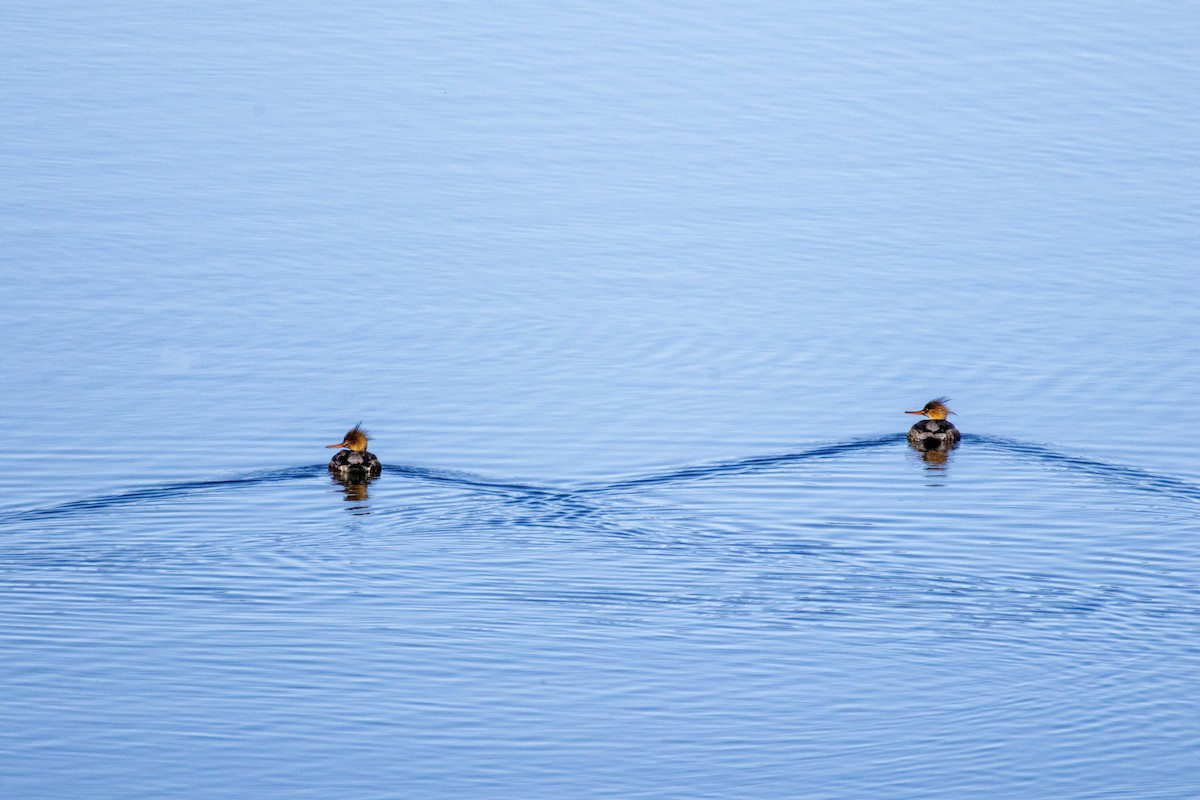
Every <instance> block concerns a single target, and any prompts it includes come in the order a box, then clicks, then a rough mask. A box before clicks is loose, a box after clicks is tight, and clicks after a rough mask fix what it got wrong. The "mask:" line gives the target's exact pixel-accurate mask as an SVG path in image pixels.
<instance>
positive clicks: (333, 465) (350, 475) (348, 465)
mask: <svg viewBox="0 0 1200 800" xmlns="http://www.w3.org/2000/svg"><path fill="white" fill-rule="evenodd" d="M327 447H341V448H344V449H342V450H339V451H338V452H337V454H336V455H334V457H333V459H332V460H331V461H330V462H329V471H330V472H332V473H333V474H334V475H335V476H336V477H338V478H340V479H341V480H351V481H352V480H363V479H365V478H377V477H379V473H380V472H382V471H383V465H382V464H380V463H379V459H378V458H376V457H375V454H374V453H368V452H367V434H366V432H365V431H363V430H362V429H361V428H359V427H358V426H357V425H355V426H354V427H353V428H351V429H350V432H349V433H347V434H346V436H345V437H344V438H343V439H342V441H340V442H338V443H337V444H331V445H327Z"/></svg>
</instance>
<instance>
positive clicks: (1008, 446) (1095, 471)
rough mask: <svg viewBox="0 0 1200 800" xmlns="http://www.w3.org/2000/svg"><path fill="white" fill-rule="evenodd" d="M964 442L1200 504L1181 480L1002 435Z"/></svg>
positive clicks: (1198, 494) (1199, 492)
mask: <svg viewBox="0 0 1200 800" xmlns="http://www.w3.org/2000/svg"><path fill="white" fill-rule="evenodd" d="M963 442H964V443H968V444H970V443H976V444H980V445H983V446H985V447H988V448H990V449H993V450H996V451H999V452H1005V453H1011V454H1013V455H1017V456H1021V457H1023V458H1027V459H1033V460H1036V461H1040V462H1042V463H1044V464H1048V465H1050V466H1053V467H1060V468H1063V469H1066V470H1069V471H1072V472H1078V473H1081V474H1084V475H1090V476H1091V477H1094V478H1101V479H1103V480H1107V481H1114V482H1117V483H1120V484H1123V485H1126V486H1130V487H1133V488H1134V489H1139V490H1142V491H1146V492H1153V493H1156V494H1163V495H1169V496H1172V497H1177V498H1181V499H1186V500H1190V501H1192V502H1200V486H1198V485H1196V484H1195V483H1192V482H1190V481H1186V480H1183V479H1182V478H1173V477H1171V476H1169V475H1159V474H1157V473H1154V472H1148V471H1146V470H1143V469H1138V468H1136V467H1129V466H1125V465H1123V464H1113V463H1110V462H1107V461H1099V460H1097V459H1094V458H1084V457H1083V456H1075V455H1071V454H1069V453H1064V452H1062V451H1059V450H1055V449H1054V448H1051V447H1047V446H1046V445H1043V444H1038V443H1036V442H1022V441H1018V440H1016V439H1006V438H1004V437H1001V436H988V435H986V434H966V435H964V436H963Z"/></svg>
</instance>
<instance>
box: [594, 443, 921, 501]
mask: <svg viewBox="0 0 1200 800" xmlns="http://www.w3.org/2000/svg"><path fill="white" fill-rule="evenodd" d="M903 441H904V434H902V433H896V434H891V435H889V436H877V437H874V438H870V439H852V440H850V441H848V442H838V443H836V444H827V445H820V446H818V447H813V448H810V449H808V450H801V451H799V452H795V453H776V454H773V455H766V456H750V457H749V458H739V459H736V460H733V461H717V462H713V463H709V464H697V465H695V466H691V467H679V468H677V469H673V470H670V471H668V472H660V473H657V474H652V475H642V476H639V477H635V478H625V479H622V480H618V481H613V482H611V483H602V484H592V485H585V486H581V487H579V488H577V489H576V492H578V493H580V494H607V493H609V492H620V491H625V490H627V489H639V488H642V487H644V486H658V485H661V484H667V483H682V482H685V481H697V480H706V479H708V478H717V477H721V476H723V475H738V474H742V473H749V472H763V471H766V470H770V469H775V468H777V467H784V466H787V465H788V464H793V463H796V462H798V461H808V460H810V459H819V458H836V457H838V456H844V455H847V454H849V453H854V452H857V451H859V450H869V449H871V448H875V447H883V446H885V445H890V444H896V443H897V442H903Z"/></svg>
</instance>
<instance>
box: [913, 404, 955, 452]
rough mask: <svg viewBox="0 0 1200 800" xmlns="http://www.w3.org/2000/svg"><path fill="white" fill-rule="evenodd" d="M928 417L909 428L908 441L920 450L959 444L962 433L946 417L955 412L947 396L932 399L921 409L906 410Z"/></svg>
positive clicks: (941, 448)
mask: <svg viewBox="0 0 1200 800" xmlns="http://www.w3.org/2000/svg"><path fill="white" fill-rule="evenodd" d="M904 413H905V414H920V415H921V416H924V417H928V419H923V420H921V421H920V422H918V423H917V424H916V425H913V426H912V427H911V428H909V429H908V443H909V444H911V445H912V446H913V447H915V448H917V449H918V450H949V449H950V448H952V447H955V446H957V445H958V442H959V440H960V439H962V434H961V433H959V432H958V428H956V427H954V423H953V422H951V421H950V420H948V419H946V417H947V416H948V415H950V414H953V413H954V412H953V411H951V410H950V409H949V408H947V407H946V398H944V397H939V398H937V399H936V400H930V401H929V402H928V403H926V404H925V407H924V408H922V409H921V410H920V411H905V412H904Z"/></svg>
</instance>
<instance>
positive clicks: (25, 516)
mask: <svg viewBox="0 0 1200 800" xmlns="http://www.w3.org/2000/svg"><path fill="white" fill-rule="evenodd" d="M323 472H325V466H324V465H323V464H317V465H314V466H311V467H290V468H288V469H277V470H270V471H267V472H256V473H253V474H251V475H240V476H237V477H234V478H214V479H213V480H207V481H183V482H180V483H164V484H162V485H160V486H147V487H146V488H144V489H132V490H130V491H128V492H119V493H117V494H106V495H101V496H100V497H85V498H83V499H82V500H72V501H70V502H68V503H59V504H58V505H53V506H43V507H42V508H31V509H26V510H23V511H12V512H9V513H7V514H3V515H0V520H2V521H4V522H22V521H25V520H34V519H42V518H44V517H55V516H59V515H63V514H76V513H81V512H87V511H97V510H101V509H106V508H112V507H114V506H123V505H135V504H137V503H144V502H148V501H151V500H166V499H171V498H174V497H182V496H185V495H190V494H196V493H198V492H209V491H215V490H217V489H229V488H237V487H242V486H255V485H257V484H263V483H280V482H282V481H292V480H296V479H297V478H311V477H314V476H316V475H320V474H321V473H323Z"/></svg>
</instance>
